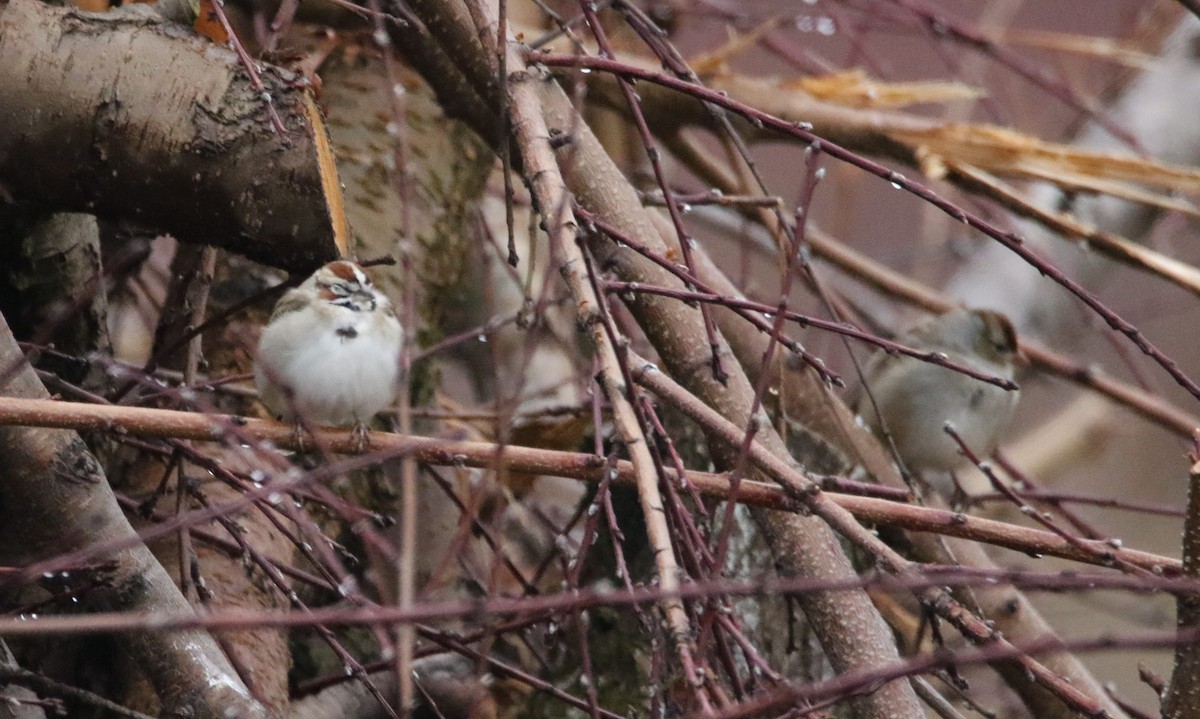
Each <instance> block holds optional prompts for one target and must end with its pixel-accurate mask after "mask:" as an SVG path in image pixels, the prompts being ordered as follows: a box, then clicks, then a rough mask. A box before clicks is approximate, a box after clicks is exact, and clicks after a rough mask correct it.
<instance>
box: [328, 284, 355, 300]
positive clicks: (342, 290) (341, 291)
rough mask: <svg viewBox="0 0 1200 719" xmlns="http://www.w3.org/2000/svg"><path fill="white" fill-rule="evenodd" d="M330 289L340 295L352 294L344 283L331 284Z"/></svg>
mask: <svg viewBox="0 0 1200 719" xmlns="http://www.w3.org/2000/svg"><path fill="white" fill-rule="evenodd" d="M329 291H330V292H332V293H333V294H335V295H337V296H338V297H345V296H346V295H348V294H350V290H349V289H347V288H346V286H345V285H343V284H336V285H330V286H329Z"/></svg>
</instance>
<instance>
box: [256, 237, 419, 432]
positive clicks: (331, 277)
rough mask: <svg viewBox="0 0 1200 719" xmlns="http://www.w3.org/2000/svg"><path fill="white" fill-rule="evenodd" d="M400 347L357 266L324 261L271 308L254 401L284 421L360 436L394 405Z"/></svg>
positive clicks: (391, 319) (384, 305) (396, 328)
mask: <svg viewBox="0 0 1200 719" xmlns="http://www.w3.org/2000/svg"><path fill="white" fill-rule="evenodd" d="M402 342H403V334H402V332H401V329H400V322H399V321H398V320H397V319H396V313H395V312H393V311H392V305H391V303H390V302H389V301H388V299H387V297H385V296H384V295H383V293H381V292H380V291H378V290H377V289H375V287H374V286H373V285H372V284H371V280H370V279H369V278H368V277H367V276H366V274H365V273H364V272H363V270H362V268H361V267H359V266H358V265H356V264H354V263H353V262H348V261H346V260H338V261H335V262H330V263H329V264H327V265H325V266H324V267H322V268H321V269H319V270H317V271H316V272H315V273H314V274H313V275H312V276H311V277H309V278H308V279H307V280H305V281H304V283H303V284H301V285H300V286H299V287H297V288H295V289H292V290H289V291H288V292H287V294H285V295H284V296H283V297H282V298H280V300H279V302H278V303H277V304H276V305H275V311H274V312H273V313H272V314H271V320H270V322H269V323H268V324H267V326H266V328H265V329H264V330H263V333H262V338H261V339H260V340H259V343H258V354H257V356H256V357H255V360H254V381H255V383H256V384H257V385H258V394H259V398H260V399H261V400H262V403H263V404H264V405H266V407H267V409H268V410H270V411H271V414H273V415H275V416H276V417H277V418H278V419H281V420H283V421H287V422H296V423H297V424H300V423H309V424H315V425H332V426H335V427H349V426H354V427H356V429H358V430H364V429H365V425H366V423H367V422H369V421H370V420H371V418H372V417H374V416H375V415H376V414H377V413H378V412H379V411H380V410H382V409H383V408H385V407H387V406H388V405H390V404H392V403H393V401H394V400H395V396H396V381H397V376H398V374H399V369H400V348H401V344H402Z"/></svg>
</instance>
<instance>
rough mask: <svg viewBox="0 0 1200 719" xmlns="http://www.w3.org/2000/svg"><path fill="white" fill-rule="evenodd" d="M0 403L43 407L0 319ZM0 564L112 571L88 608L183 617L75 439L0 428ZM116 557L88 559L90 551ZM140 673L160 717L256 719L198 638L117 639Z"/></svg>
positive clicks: (152, 635)
mask: <svg viewBox="0 0 1200 719" xmlns="http://www.w3.org/2000/svg"><path fill="white" fill-rule="evenodd" d="M0 394H3V395H6V396H11V397H27V398H38V399H44V398H47V397H49V393H47V392H46V389H45V387H43V386H42V383H41V382H40V381H39V380H38V378H37V376H36V375H35V374H34V371H33V368H32V367H30V366H29V364H28V362H27V361H26V360H25V357H24V355H23V354H22V353H21V350H20V348H19V347H18V346H17V343H16V340H15V339H13V336H12V333H11V332H10V331H9V328H8V324H7V322H5V321H4V318H3V317H2V316H0ZM0 467H4V468H5V473H4V476H3V482H0V550H2V551H3V552H4V554H3V555H2V556H0V562H3V563H6V564H12V565H16V566H21V565H26V564H29V563H31V562H34V561H37V560H39V559H45V558H48V557H52V556H56V555H62V554H67V553H77V554H76V556H77V557H78V558H79V559H80V560H81V561H95V560H105V561H108V562H111V563H112V566H111V569H110V570H109V573H108V575H107V579H108V580H109V582H110V586H109V588H108V589H106V590H103V591H99V592H97V593H95V594H92V595H89V597H90V599H91V600H92V601H93V604H92V607H93V608H95V609H101V610H111V611H126V612H143V613H147V614H149V613H152V612H166V613H168V614H173V615H174V614H179V613H181V612H182V613H186V612H190V611H191V605H189V604H188V602H187V600H186V599H184V597H183V595H182V594H180V592H179V589H178V588H177V587H176V586H175V584H174V583H173V582H172V581H171V577H170V576H169V575H168V574H167V572H166V571H165V570H164V569H163V568H162V566H161V565H160V564H159V563H158V562H157V561H156V560H155V559H154V556H153V555H152V554H150V551H149V550H148V549H146V547H145V545H143V544H142V543H141V542H140V541H138V540H137V535H136V533H135V532H134V530H133V527H131V526H130V524H129V522H128V521H127V520H126V519H125V515H124V514H123V513H122V512H121V509H120V507H119V506H118V505H117V501H116V498H115V497H114V496H113V494H112V491H111V489H110V488H109V485H108V482H107V480H106V478H105V476H104V473H103V471H102V470H101V468H100V463H99V462H98V461H97V460H96V458H95V457H94V456H92V453H91V452H89V451H88V448H87V446H86V445H85V444H84V443H83V440H82V439H80V437H79V435H78V434H77V433H75V432H71V431H66V430H54V429H38V428H33V427H3V428H0ZM108 542H112V543H119V544H120V546H123V547H125V548H123V549H119V550H117V551H115V552H112V553H110V554H104V555H97V556H93V551H92V550H91V549H90V548H91V547H93V546H95V545H96V544H102V543H108ZM119 641H120V642H121V644H122V645H123V647H124V648H125V649H126V650H127V651H128V652H129V655H130V657H131V658H132V659H133V660H134V661H135V662H136V663H137V664H138V665H140V667H141V668H142V670H143V671H145V673H146V675H147V676H148V677H149V679H150V681H151V683H152V684H153V686H154V689H155V691H156V692H158V695H159V698H160V700H161V701H162V704H163V707H164V714H166V715H167V716H186V717H193V718H195V719H210V718H211V719H230V718H231V717H243V718H247V719H257V718H258V717H265V716H266V713H265V711H264V710H263V708H262V707H261V706H260V705H259V704H258V702H256V701H255V700H254V699H253V698H252V697H251V696H250V694H249V692H248V691H247V690H246V687H245V686H244V685H243V684H242V682H241V680H240V679H239V678H238V676H237V674H236V673H235V672H234V670H233V668H232V667H231V666H230V665H229V661H228V660H227V659H226V658H225V656H224V654H222V652H221V650H220V648H219V647H218V646H217V643H216V642H215V641H214V640H213V638H212V637H211V636H209V635H208V633H207V632H203V631H184V632H177V633H164V632H152V631H146V632H138V633H136V634H129V635H126V636H124V637H121V638H120V640H119Z"/></svg>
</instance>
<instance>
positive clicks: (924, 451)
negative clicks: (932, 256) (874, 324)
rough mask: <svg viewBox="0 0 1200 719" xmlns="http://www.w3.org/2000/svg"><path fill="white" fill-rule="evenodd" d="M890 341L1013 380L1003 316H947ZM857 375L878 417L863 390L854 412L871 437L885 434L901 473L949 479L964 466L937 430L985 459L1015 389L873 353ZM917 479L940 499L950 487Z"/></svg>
mask: <svg viewBox="0 0 1200 719" xmlns="http://www.w3.org/2000/svg"><path fill="white" fill-rule="evenodd" d="M896 341H897V342H899V343H900V344H903V345H907V346H909V347H912V348H913V349H916V350H921V351H925V352H941V353H943V354H945V355H946V357H947V358H948V359H949V360H950V361H951V362H954V363H956V364H960V365H963V366H965V367H970V368H971V369H974V370H978V371H980V372H984V373H987V374H989V375H993V376H996V377H1001V378H1003V379H1010V380H1011V379H1012V378H1013V368H1014V365H1015V363H1016V359H1017V336H1016V333H1015V332H1014V331H1013V327H1012V324H1011V323H1010V322H1009V321H1008V318H1007V317H1005V316H1004V315H1002V314H1000V313H998V312H993V311H991V310H969V309H956V310H951V311H949V312H947V313H945V314H943V315H939V316H936V317H931V318H929V319H927V320H925V321H924V322H921V323H920V324H918V325H916V326H914V327H913V328H911V329H909V330H907V331H906V332H904V333H902V334H901V335H900V336H898V337H897V338H896ZM864 376H865V377H866V386H867V387H869V388H870V390H871V395H873V396H874V398H875V403H876V404H878V412H876V409H875V407H874V406H873V405H872V403H871V399H870V397H868V396H867V393H866V392H861V393H860V395H859V398H858V402H857V405H856V411H857V412H858V414H859V415H860V416H861V417H862V418H863V421H864V422H866V424H867V426H868V427H870V428H871V430H872V431H874V432H875V433H876V434H877V435H880V436H883V430H884V429H885V428H886V430H887V433H888V434H890V435H891V437H892V440H893V441H894V442H895V443H896V450H897V451H898V453H899V454H900V458H901V459H902V460H904V464H905V466H907V467H908V469H910V470H911V471H913V472H917V473H925V474H926V475H928V473H929V472H935V473H949V472H950V471H951V470H953V469H954V468H955V467H957V466H959V465H960V464H961V463H963V461H964V459H963V456H962V454H961V453H960V452H959V447H958V443H957V442H955V441H954V439H953V438H952V437H951V436H950V435H948V434H947V433H946V431H945V429H944V427H945V425H946V424H947V423H948V424H950V425H951V426H952V427H953V428H954V430H955V432H957V433H958V435H959V436H960V437H962V439H963V441H964V442H965V443H966V445H967V447H969V448H970V449H971V451H972V452H974V453H975V454H976V455H977V456H978V457H987V456H989V455H990V454H991V453H992V452H993V451H995V449H996V445H997V444H999V442H1000V436H1001V435H1002V434H1003V433H1004V431H1005V429H1007V427H1008V425H1009V422H1011V421H1012V418H1013V413H1014V412H1015V410H1016V407H1017V397H1018V394H1019V393H1018V391H1016V390H1005V389H1003V388H1001V387H997V386H996V385H994V384H989V383H987V382H981V381H980V380H977V379H974V378H972V377H968V376H967V375H964V374H962V373H960V372H955V371H954V370H951V369H947V368H945V367H940V366H938V365H935V364H930V363H929V362H923V361H921V360H919V359H916V358H914V357H909V356H906V355H889V354H887V353H886V352H879V353H877V354H876V355H874V356H873V357H871V359H870V361H869V362H868V363H867V366H866V368H865V370H864ZM881 417H882V422H881V421H880V419H881ZM924 478H925V480H926V481H927V482H930V483H931V485H932V486H933V487H934V488H935V489H938V490H939V491H942V492H943V493H946V494H948V493H949V492H951V491H953V490H955V489H956V485H954V484H952V483H950V482H948V481H945V480H946V479H949V477H948V474H946V475H944V476H942V477H938V476H936V475H935V476H925V477H924Z"/></svg>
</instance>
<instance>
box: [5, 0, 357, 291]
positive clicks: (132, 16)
mask: <svg viewBox="0 0 1200 719" xmlns="http://www.w3.org/2000/svg"><path fill="white" fill-rule="evenodd" d="M150 76H156V77H163V76H165V77H166V78H167V81H165V82H147V81H146V79H147V77H150ZM261 79H262V82H263V83H264V85H265V87H266V88H267V89H266V90H265V91H264V92H261V93H260V92H256V91H255V90H254V89H253V88H252V87H251V83H250V81H249V79H248V78H247V77H246V76H245V73H244V72H243V70H242V68H241V67H240V66H239V64H238V60H237V57H236V56H235V55H234V54H233V52H231V51H229V50H227V49H225V48H222V47H219V46H216V45H213V44H212V43H211V42H209V41H208V40H206V39H204V38H202V37H200V36H198V35H195V34H193V33H191V32H189V31H186V30H183V29H181V28H179V27H178V26H176V25H174V24H172V23H170V22H167V21H164V20H162V19H161V18H158V17H157V16H156V15H154V14H153V13H151V12H149V11H147V10H144V9H142V10H137V9H130V10H123V11H120V12H113V13H108V14H102V15H97V14H91V13H85V12H80V11H76V10H70V9H66V8H59V7H54V6H52V5H47V4H45V3H40V2H36V1H35V0H11V1H9V2H7V3H0V196H3V197H7V198H9V199H11V200H16V201H18V202H28V203H35V204H37V205H40V206H42V207H44V208H47V209H50V210H55V211H58V210H73V211H80V212H90V213H94V214H96V215H98V216H102V217H105V218H108V219H111V220H114V221H118V222H121V223H125V224H127V225H131V226H134V227H138V228H141V229H144V230H147V231H149V232H152V233H166V234H171V235H174V236H175V237H177V238H178V239H180V240H182V241H184V242H196V243H201V244H214V245H219V246H221V247H225V248H227V249H230V250H232V251H234V252H239V253H242V254H245V255H247V256H249V257H251V258H253V259H257V260H259V261H262V262H266V263H269V264H272V265H276V266H281V267H287V268H291V269H305V268H311V267H313V266H315V265H317V264H320V263H321V262H324V261H327V260H330V259H333V258H334V257H336V256H337V255H338V254H339V248H342V249H344V247H345V244H344V243H345V239H346V236H347V235H348V230H347V229H346V228H345V226H344V218H343V217H342V216H341V215H340V213H338V212H336V211H335V210H331V209H330V206H331V205H330V202H327V199H326V198H327V197H330V196H332V195H334V194H336V192H337V178H336V173H335V172H334V170H333V165H332V164H331V163H329V162H328V156H327V155H326V156H324V157H323V156H322V153H321V148H322V145H323V143H324V142H325V134H324V133H325V130H324V126H323V125H322V124H321V121H320V115H319V112H318V111H317V110H316V106H315V104H314V103H313V101H312V99H311V97H310V96H309V92H308V90H307V89H305V88H303V87H301V86H300V83H299V81H298V78H296V77H294V76H292V75H290V73H287V72H285V71H282V70H278V69H275V68H270V67H267V68H266V69H265V70H264V72H263V73H262V74H261ZM30 88H37V92H30ZM267 103H271V104H273V106H274V108H275V110H276V111H277V112H278V114H279V115H280V117H281V118H282V119H283V122H284V125H285V127H286V129H287V131H288V134H287V135H286V136H282V137H281V136H280V135H278V134H276V132H275V130H274V129H273V128H272V125H271V122H270V120H269V119H268V112H267ZM334 204H336V203H334Z"/></svg>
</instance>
